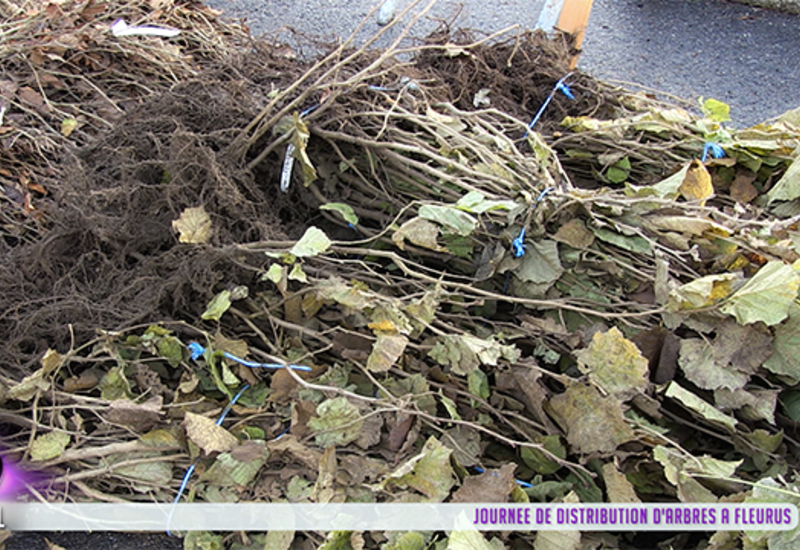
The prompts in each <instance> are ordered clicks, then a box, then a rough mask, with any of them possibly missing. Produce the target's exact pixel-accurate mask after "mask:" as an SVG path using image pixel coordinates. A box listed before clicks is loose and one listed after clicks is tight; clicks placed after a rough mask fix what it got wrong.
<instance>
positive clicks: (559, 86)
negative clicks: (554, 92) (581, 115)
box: [556, 78, 575, 99]
mask: <svg viewBox="0 0 800 550" xmlns="http://www.w3.org/2000/svg"><path fill="white" fill-rule="evenodd" d="M556 88H557V89H558V91H559V92H561V93H562V94H564V95H565V96H567V97H568V98H570V99H575V96H574V95H572V90H570V89H569V86H567V85H566V84H564V79H563V78H562V79H561V80H559V81H558V82H556Z"/></svg>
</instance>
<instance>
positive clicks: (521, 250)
mask: <svg viewBox="0 0 800 550" xmlns="http://www.w3.org/2000/svg"><path fill="white" fill-rule="evenodd" d="M524 240H525V228H524V227H523V228H522V229H520V230H519V235H518V236H517V238H516V239H514V240H513V241H511V251H512V252H513V253H514V257H515V258H522V257H523V256H524V255H525V243H524V242H523V241H524Z"/></svg>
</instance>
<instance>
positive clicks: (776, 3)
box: [733, 0, 800, 14]
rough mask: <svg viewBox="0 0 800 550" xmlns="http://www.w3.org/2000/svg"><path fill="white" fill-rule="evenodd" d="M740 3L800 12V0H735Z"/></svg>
mask: <svg viewBox="0 0 800 550" xmlns="http://www.w3.org/2000/svg"><path fill="white" fill-rule="evenodd" d="M733 1H734V2H738V3H739V4H749V5H751V6H757V7H759V8H767V9H770V10H775V11H784V12H787V13H797V14H800V0H733Z"/></svg>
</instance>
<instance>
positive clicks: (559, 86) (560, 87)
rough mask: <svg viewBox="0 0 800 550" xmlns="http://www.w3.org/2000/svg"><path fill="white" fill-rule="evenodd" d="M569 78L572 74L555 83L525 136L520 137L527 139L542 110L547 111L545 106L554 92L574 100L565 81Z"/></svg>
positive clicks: (548, 103) (551, 99)
mask: <svg viewBox="0 0 800 550" xmlns="http://www.w3.org/2000/svg"><path fill="white" fill-rule="evenodd" d="M570 76H572V73H567V74H566V75H565V76H564V77H563V78H562V79H561V80H559V81H558V82H556V85H555V86H553V91H552V92H550V95H549V96H547V99H545V100H544V103H542V106H541V107H539V111H538V112H537V113H536V116H534V117H533V120H531V123H530V124H528V129H527V130H525V135H523V136H522V137H528V134H529V133H530V131H531V130H532V129H533V127H534V126H536V123H537V122H539V119H540V118H541V117H542V114H544V110H545V109H547V106H548V105H550V102H551V101H553V96H555V95H556V92H559V91H560V92H561V93H562V94H564V95H565V96H567V97H568V98H569V99H575V95H574V94H573V93H572V90H570V89H569V86H567V84H566V80H567V78H569V77H570Z"/></svg>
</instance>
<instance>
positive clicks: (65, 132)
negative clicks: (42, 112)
mask: <svg viewBox="0 0 800 550" xmlns="http://www.w3.org/2000/svg"><path fill="white" fill-rule="evenodd" d="M77 127H78V121H77V120H75V119H74V118H65V119H64V120H62V121H61V135H62V136H64V137H69V136H70V134H71V133H72V132H73V131H75V128H77Z"/></svg>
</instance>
